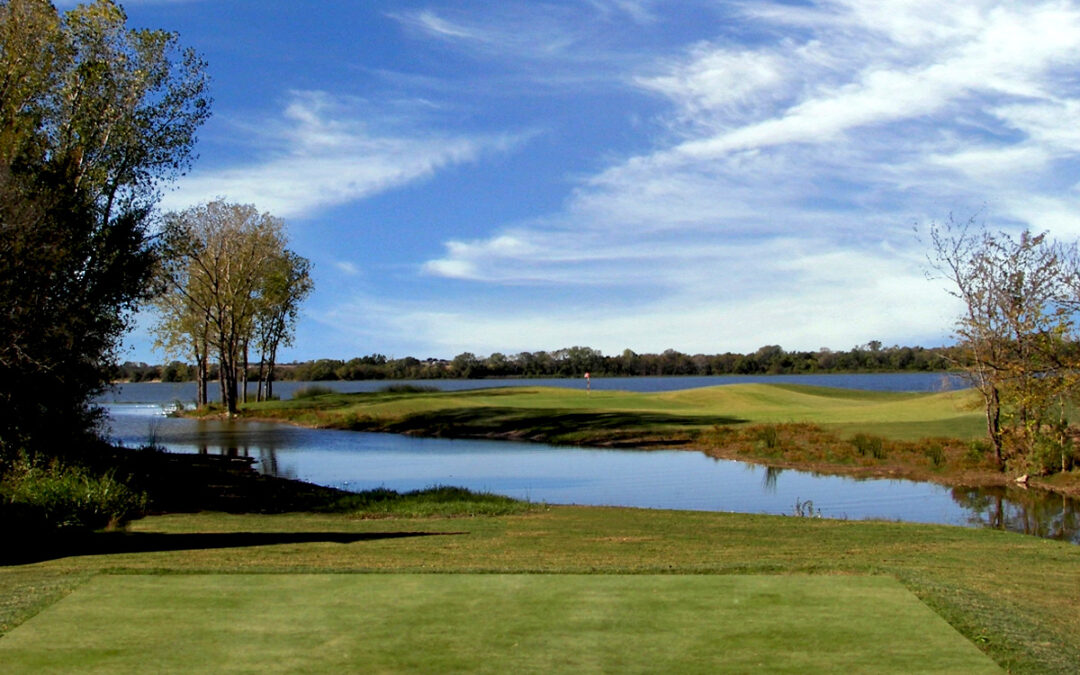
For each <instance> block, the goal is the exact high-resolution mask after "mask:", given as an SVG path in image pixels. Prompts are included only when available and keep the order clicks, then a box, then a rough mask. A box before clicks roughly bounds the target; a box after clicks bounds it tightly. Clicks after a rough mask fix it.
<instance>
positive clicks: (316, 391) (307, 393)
mask: <svg viewBox="0 0 1080 675" xmlns="http://www.w3.org/2000/svg"><path fill="white" fill-rule="evenodd" d="M336 393H337V392H336V391H334V390H333V389H331V388H330V387H325V386H323V385H321V384H313V385H311V386H310V387H301V388H299V389H297V390H296V391H294V392H293V395H292V397H293V399H303V398H315V397H316V396H324V395H326V394H336Z"/></svg>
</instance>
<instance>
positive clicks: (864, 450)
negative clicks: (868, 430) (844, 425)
mask: <svg viewBox="0 0 1080 675" xmlns="http://www.w3.org/2000/svg"><path fill="white" fill-rule="evenodd" d="M851 444H852V445H854V446H855V450H856V451H857V452H858V453H859V455H860V456H862V457H866V456H870V457H873V458H874V459H885V458H886V457H887V456H888V452H886V450H885V445H884V443H883V442H882V440H881V438H879V437H877V436H870V435H869V434H855V437H854V438H852V439H851Z"/></svg>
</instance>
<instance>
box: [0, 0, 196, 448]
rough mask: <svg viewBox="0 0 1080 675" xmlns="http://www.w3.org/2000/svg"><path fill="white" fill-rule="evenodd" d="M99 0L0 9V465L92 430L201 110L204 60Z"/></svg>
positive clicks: (14, 3) (12, 3)
mask: <svg viewBox="0 0 1080 675" xmlns="http://www.w3.org/2000/svg"><path fill="white" fill-rule="evenodd" d="M125 23H126V17H125V15H124V13H123V11H122V10H121V9H120V8H119V7H118V6H117V5H115V4H114V3H113V2H111V1H109V0H98V1H97V2H94V3H92V4H89V5H83V6H79V7H77V8H75V9H73V10H71V11H69V12H67V13H66V14H64V15H63V16H61V15H59V14H58V13H57V11H56V9H55V7H53V5H52V4H51V3H49V2H46V1H45V0H8V1H7V2H2V3H0V81H2V82H3V83H4V86H3V97H2V100H0V316H3V317H4V320H3V321H2V322H0V456H4V455H6V456H7V457H8V458H11V457H14V456H15V455H16V454H17V453H19V452H21V451H23V450H31V451H41V452H47V453H48V452H56V451H57V449H58V448H61V447H72V446H73V445H75V444H73V440H74V439H76V438H77V437H79V436H82V435H85V434H87V433H89V432H91V431H92V429H93V426H94V423H95V421H96V419H97V414H96V413H95V411H94V410H93V409H92V407H91V406H90V403H89V402H90V400H91V399H92V397H93V396H94V394H96V393H98V392H99V391H100V390H101V389H102V388H103V387H104V386H105V385H106V384H107V383H108V381H109V377H110V375H111V369H110V363H112V362H113V361H114V360H115V359H114V352H115V350H116V347H117V346H118V344H119V342H120V338H121V336H122V335H123V333H124V331H125V330H126V329H127V327H128V325H129V323H130V321H131V320H132V317H133V316H134V312H135V311H136V310H137V308H138V306H139V304H140V303H142V302H143V301H145V300H146V299H147V298H148V297H149V296H150V295H151V292H152V290H153V289H152V288H151V280H152V274H153V270H154V267H155V265H156V264H157V245H156V243H155V241H154V239H153V237H152V236H151V234H150V230H151V217H152V216H151V213H152V208H153V205H154V203H155V202H156V200H157V197H158V188H159V186H160V184H161V183H162V182H164V181H166V180H168V179H170V178H172V177H174V176H175V175H176V174H177V173H180V172H182V171H183V170H184V169H185V168H186V167H187V166H188V165H189V162H190V159H191V150H192V148H193V144H194V142H195V136H194V133H195V129H196V128H197V127H198V126H199V125H200V124H202V122H203V121H204V120H205V119H206V117H207V116H208V115H209V101H208V99H207V98H206V96H205V87H206V76H205V74H204V72H203V71H204V67H205V64H203V63H202V61H201V60H199V59H198V58H197V57H196V56H194V54H193V53H191V52H181V51H180V50H179V49H178V47H177V44H176V38H175V36H174V35H172V34H170V33H167V32H164V31H154V30H129V29H128V28H127V27H126V26H125Z"/></svg>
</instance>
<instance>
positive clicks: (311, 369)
mask: <svg viewBox="0 0 1080 675" xmlns="http://www.w3.org/2000/svg"><path fill="white" fill-rule="evenodd" d="M956 349H957V348H956V347H931V348H925V347H899V346H893V347H883V346H882V345H881V343H880V342H876V341H875V342H870V343H868V344H866V345H863V346H859V347H854V348H852V349H850V350H848V351H833V350H831V349H824V348H823V349H819V350H817V351H812V352H789V351H785V350H784V349H782V348H781V347H779V346H777V345H767V346H765V347H761V348H760V349H758V350H757V351H755V352H753V353H750V354H734V353H731V352H728V353H724V354H712V355H709V354H684V353H682V352H679V351H676V350H674V349H668V350H667V351H665V352H663V353H662V354H637V353H635V352H633V351H631V350H629V349H627V350H624V351H623V352H622V353H621V354H619V355H618V356H604V355H603V354H602V353H600V351H598V350H596V349H591V348H589V347H568V348H566V349H558V350H555V351H551V352H543V351H541V352H521V353H520V354H513V355H509V356H508V355H505V354H500V353H495V354H492V355H491V356H488V357H486V358H481V357H479V356H476V355H475V354H471V353H469V352H465V353H463V354H458V355H457V356H455V357H454V358H453V359H450V360H447V359H425V360H420V359H416V358H413V357H405V358H401V359H391V358H388V357H386V356H383V355H382V354H372V355H370V356H361V357H357V358H354V359H350V360H348V361H342V360H338V359H318V360H316V361H305V362H301V363H291V364H279V365H278V366H277V367H276V368H275V371H274V375H275V379H278V380H297V381H327V380H433V379H472V378H485V377H534V378H540V377H582V376H583V375H584V374H585V373H589V374H590V375H592V376H593V377H635V376H638V377H640V376H650V375H780V374H804V373H852V372H932V371H942V370H948V369H950V368H951V367H952V364H953V363H955V358H954V357H956V356H957V354H956ZM194 376H195V369H194V366H191V365H188V364H185V363H182V362H179V361H173V362H171V363H168V364H165V365H147V364H145V363H132V362H127V363H125V364H123V365H121V366H118V367H117V369H116V376H115V379H116V380H126V381H131V382H140V381H147V380H162V381H165V382H183V381H187V380H191V379H194ZM216 377H217V374H216V373H214V372H211V373H210V379H215V378H216Z"/></svg>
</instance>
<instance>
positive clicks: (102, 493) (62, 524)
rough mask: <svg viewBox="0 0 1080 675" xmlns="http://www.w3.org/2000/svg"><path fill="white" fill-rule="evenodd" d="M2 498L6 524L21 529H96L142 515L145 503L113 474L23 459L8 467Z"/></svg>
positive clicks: (144, 498)
mask: <svg viewBox="0 0 1080 675" xmlns="http://www.w3.org/2000/svg"><path fill="white" fill-rule="evenodd" d="M0 498H2V505H3V509H4V511H5V512H6V514H5V519H4V520H5V522H6V523H7V524H8V526H9V527H13V529H15V530H16V531H20V530H21V531H22V532H23V533H34V532H42V531H51V530H72V529H78V530H97V529H101V528H103V527H105V526H107V525H116V524H120V523H124V522H126V521H128V520H130V519H132V518H136V517H140V516H142V515H143V512H144V510H145V508H146V503H147V496H146V495H145V494H143V493H138V492H135V491H133V490H131V489H130V488H129V487H128V486H127V485H125V484H124V483H122V482H120V481H119V480H117V479H116V477H115V475H114V474H113V473H112V472H108V473H104V474H99V473H95V472H92V471H90V470H89V469H86V468H83V467H80V466H71V465H68V466H65V465H63V464H61V463H59V462H57V461H55V460H53V461H51V462H49V463H44V464H43V463H35V462H32V461H30V460H27V459H21V460H17V461H15V462H12V463H11V464H10V465H9V466H8V467H7V470H6V471H5V472H4V475H3V478H2V479H0Z"/></svg>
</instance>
